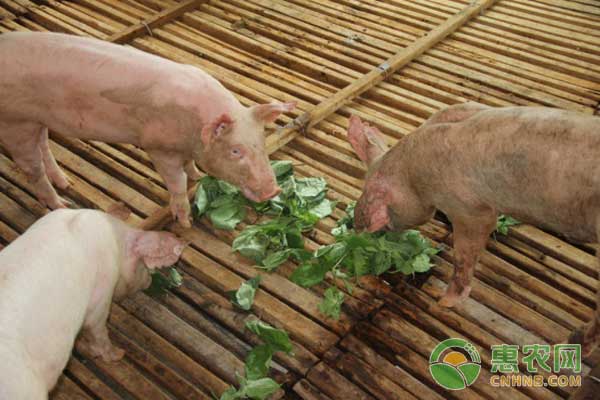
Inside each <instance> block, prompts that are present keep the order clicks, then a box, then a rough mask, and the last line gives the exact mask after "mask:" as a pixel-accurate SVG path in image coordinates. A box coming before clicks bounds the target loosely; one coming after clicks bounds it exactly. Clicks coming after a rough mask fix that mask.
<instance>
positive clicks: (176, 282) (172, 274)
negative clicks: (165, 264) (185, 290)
mask: <svg viewBox="0 0 600 400" xmlns="http://www.w3.org/2000/svg"><path fill="white" fill-rule="evenodd" d="M169 280H170V281H171V287H179V286H181V284H182V283H183V277H182V276H181V274H180V273H179V271H177V270H176V269H175V268H169Z"/></svg>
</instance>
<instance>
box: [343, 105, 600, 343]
mask: <svg viewBox="0 0 600 400" xmlns="http://www.w3.org/2000/svg"><path fill="white" fill-rule="evenodd" d="M348 140H349V141H350V144H351V145H352V147H353V148H354V150H355V152H356V153H357V155H358V156H359V158H360V159H361V160H363V161H364V162H365V163H366V164H367V165H368V167H369V169H368V173H367V176H366V179H365V184H364V191H363V193H362V195H361V197H360V199H359V200H358V202H357V205H356V208H355V211H354V212H355V218H356V220H355V224H356V227H357V229H362V230H367V231H371V232H373V231H377V230H380V229H393V230H400V231H401V230H404V229H407V228H410V227H415V226H418V225H422V224H424V223H425V222H427V221H428V220H430V219H431V218H432V216H433V214H434V212H435V210H436V209H437V210H440V211H442V212H443V213H445V214H446V216H447V217H448V218H449V220H450V221H451V222H452V225H453V237H454V261H455V270H454V275H453V277H452V279H451V281H450V284H449V286H448V288H447V290H446V293H445V295H444V296H443V297H442V298H441V299H440V304H441V305H442V306H445V307H452V306H454V305H456V304H457V303H459V302H460V301H461V300H463V299H465V298H466V297H468V296H469V293H470V291H471V281H472V279H473V272H474V268H475V266H476V264H477V262H478V259H479V255H480V253H481V251H482V250H483V249H484V248H485V246H486V242H487V240H488V237H489V236H490V234H491V233H492V232H493V231H494V230H495V227H496V220H497V217H498V215H499V213H503V214H507V215H511V216H513V217H515V218H517V219H518V220H520V221H523V222H526V223H531V224H534V225H537V226H540V227H543V228H546V229H548V230H551V231H554V232H559V233H561V234H563V235H564V236H565V237H567V238H569V239H571V240H573V241H577V242H598V239H599V235H600V163H598V159H599V158H600V118H598V117H593V116H588V115H584V114H578V113H575V112H570V111H564V110H559V109H552V108H542V107H506V108H493V107H488V106H485V105H482V104H477V103H465V104H459V105H455V106H451V107H448V108H446V109H443V110H442V111H439V112H438V113H436V114H434V115H433V116H432V117H431V118H430V119H429V120H428V121H426V122H425V123H424V124H423V125H422V126H421V127H419V128H418V129H417V130H416V131H415V132H413V133H412V134H410V135H408V136H406V137H404V138H402V139H401V140H400V141H399V142H398V143H397V144H396V145H395V146H394V147H393V148H392V149H390V150H389V151H387V144H386V142H385V140H384V138H383V136H382V134H381V132H380V131H379V130H378V129H377V128H375V127H372V126H370V125H369V124H367V123H363V122H362V121H361V120H360V119H359V118H358V117H355V116H353V117H352V118H351V120H350V125H349V129H348ZM597 302H598V303H597V306H596V312H595V315H594V317H593V318H592V320H591V321H590V322H589V323H588V324H586V325H585V326H584V327H582V328H578V329H576V330H575V331H574V332H573V334H572V335H571V337H570V341H571V342H572V343H580V344H582V351H583V353H584V354H590V353H591V352H592V350H593V349H594V348H595V347H596V346H597V345H598V343H599V342H600V326H599V323H600V294H599V296H598V300H597Z"/></svg>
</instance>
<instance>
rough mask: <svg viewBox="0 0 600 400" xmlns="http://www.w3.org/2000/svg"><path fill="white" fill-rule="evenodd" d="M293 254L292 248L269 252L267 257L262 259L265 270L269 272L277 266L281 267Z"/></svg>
mask: <svg viewBox="0 0 600 400" xmlns="http://www.w3.org/2000/svg"><path fill="white" fill-rule="evenodd" d="M291 254H292V249H285V250H280V251H276V252H274V253H271V254H269V255H268V256H267V257H265V259H264V260H262V265H263V267H264V269H265V270H267V271H269V272H270V271H273V270H275V269H276V268H277V267H279V266H280V265H281V264H283V263H284V262H286V261H287V259H288V258H289V257H290V255H291Z"/></svg>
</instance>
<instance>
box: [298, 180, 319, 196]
mask: <svg viewBox="0 0 600 400" xmlns="http://www.w3.org/2000/svg"><path fill="white" fill-rule="evenodd" d="M326 188H327V182H325V179H323V178H312V177H311V178H299V179H296V190H295V191H296V194H297V195H298V196H299V197H309V198H316V197H317V196H319V195H321V194H322V193H324V192H325V190H326Z"/></svg>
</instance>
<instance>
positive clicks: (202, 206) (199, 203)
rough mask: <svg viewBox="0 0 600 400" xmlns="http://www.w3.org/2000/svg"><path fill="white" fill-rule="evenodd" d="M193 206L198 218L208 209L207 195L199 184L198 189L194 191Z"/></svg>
mask: <svg viewBox="0 0 600 400" xmlns="http://www.w3.org/2000/svg"><path fill="white" fill-rule="evenodd" d="M194 205H195V206H196V215H197V216H199V217H200V216H202V215H203V214H204V213H205V212H206V209H207V208H208V194H207V193H206V190H205V189H204V186H202V185H201V184H200V185H198V189H196V199H195V200H194Z"/></svg>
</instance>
